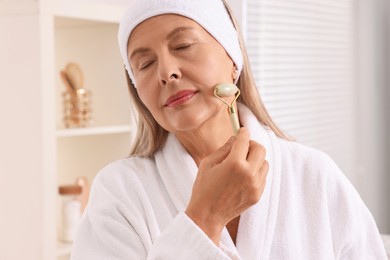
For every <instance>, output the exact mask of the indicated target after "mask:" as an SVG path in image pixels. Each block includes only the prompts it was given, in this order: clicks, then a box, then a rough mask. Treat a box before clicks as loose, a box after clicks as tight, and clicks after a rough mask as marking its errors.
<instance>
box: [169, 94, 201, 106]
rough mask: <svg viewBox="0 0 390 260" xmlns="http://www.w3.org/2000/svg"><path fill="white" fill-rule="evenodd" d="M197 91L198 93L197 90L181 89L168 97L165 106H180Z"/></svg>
mask: <svg viewBox="0 0 390 260" xmlns="http://www.w3.org/2000/svg"><path fill="white" fill-rule="evenodd" d="M196 93H197V91H195V90H182V91H179V92H178V93H176V94H174V95H172V96H170V97H169V98H168V99H167V101H166V102H165V106H166V107H177V106H180V105H182V104H184V103H185V102H187V101H188V100H190V99H191V98H192V97H193V96H194V95H195V94H196Z"/></svg>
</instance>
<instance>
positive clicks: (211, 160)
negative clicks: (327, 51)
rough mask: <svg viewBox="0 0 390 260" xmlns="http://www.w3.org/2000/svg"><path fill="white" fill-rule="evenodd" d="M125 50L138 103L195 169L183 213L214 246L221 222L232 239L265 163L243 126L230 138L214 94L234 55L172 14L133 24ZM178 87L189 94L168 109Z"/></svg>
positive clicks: (229, 73) (226, 78) (256, 192)
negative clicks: (172, 137)
mask: <svg viewBox="0 0 390 260" xmlns="http://www.w3.org/2000/svg"><path fill="white" fill-rule="evenodd" d="M128 53H129V61H130V66H131V68H132V70H133V73H134V77H135V80H136V82H137V92H138V94H139V96H140V98H141V100H142V102H143V103H144V104H145V105H146V107H147V108H148V109H149V111H150V112H151V113H152V115H153V117H154V118H155V119H156V121H157V122H158V123H159V124H160V125H161V126H162V127H163V128H165V129H166V130H167V131H169V132H172V133H174V134H175V135H176V137H177V138H178V140H179V141H180V143H181V144H182V145H183V146H184V148H185V149H186V150H187V151H188V153H189V154H190V155H191V156H192V158H193V159H194V161H195V162H196V163H197V165H198V167H199V171H198V175H197V178H196V180H195V184H194V186H193V191H192V196H191V199H190V202H189V204H188V206H187V210H186V214H187V215H188V216H189V217H190V218H191V219H192V220H193V221H194V222H195V223H196V224H197V225H198V226H199V227H200V228H201V229H202V230H203V231H204V232H205V233H206V234H207V235H208V236H209V237H210V239H211V240H213V241H214V243H215V244H217V245H218V244H219V241H220V237H221V232H222V229H223V228H224V227H225V226H227V228H228V230H229V232H230V234H231V236H232V238H233V241H234V242H235V240H236V235H237V230H238V225H239V215H240V214H241V213H242V212H243V211H244V210H245V209H247V208H248V207H250V206H251V205H253V204H255V203H257V201H258V200H259V199H260V197H261V194H262V193H263V190H264V186H265V178H266V175H267V172H268V163H267V162H266V161H265V160H264V158H265V149H264V147H263V146H261V145H260V144H258V143H256V142H254V141H251V140H250V136H249V133H248V131H247V130H246V129H245V128H241V130H240V132H239V134H238V135H237V137H232V135H233V131H232V127H231V124H230V120H229V117H228V114H227V111H226V105H225V104H223V103H222V102H221V101H220V100H218V99H217V98H215V97H214V96H213V91H214V88H215V86H216V85H217V84H219V83H228V82H230V83H231V82H233V81H234V79H235V77H237V75H236V74H235V66H234V64H233V62H232V60H231V59H230V57H229V56H228V55H227V53H226V51H225V50H224V48H223V47H222V46H221V45H220V44H219V43H218V42H217V41H216V40H215V39H214V38H213V37H212V36H211V35H209V34H208V33H207V32H206V31H205V30H204V29H203V28H202V27H201V26H200V25H198V24H197V23H196V22H194V21H193V20H191V19H188V18H185V17H182V16H178V15H170V14H169V15H160V16H156V17H152V18H150V19H148V20H145V21H144V22H142V23H141V24H140V25H138V26H137V27H136V28H135V29H134V30H133V32H132V34H131V36H130V38H129V44H128ZM182 90H191V91H193V93H194V95H193V96H191V98H189V99H188V100H187V99H186V101H185V102H181V103H180V104H179V105H177V106H174V107H170V106H166V101H167V99H168V98H169V97H171V96H172V95H174V94H176V93H178V92H180V91H182ZM225 100H227V101H228V102H230V101H231V100H232V98H226V99H225ZM228 140H229V141H228Z"/></svg>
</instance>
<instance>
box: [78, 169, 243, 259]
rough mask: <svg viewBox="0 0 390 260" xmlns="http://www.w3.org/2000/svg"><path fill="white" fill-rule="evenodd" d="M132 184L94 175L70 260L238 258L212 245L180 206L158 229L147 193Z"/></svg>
mask: <svg viewBox="0 0 390 260" xmlns="http://www.w3.org/2000/svg"><path fill="white" fill-rule="evenodd" d="M138 188H139V186H137V185H132V186H131V191H130V192H131V194H126V193H124V192H118V190H120V189H121V187H120V185H117V186H115V188H114V189H113V188H112V187H111V188H108V187H107V185H106V183H104V185H103V182H102V181H101V178H99V176H97V178H95V181H94V185H93V187H92V190H91V195H90V200H89V202H88V206H87V208H86V210H85V213H84V215H83V217H82V220H81V223H80V225H79V228H78V232H77V234H76V238H75V241H74V244H73V248H72V254H71V259H72V260H88V259H91V260H92V259H93V260H107V259H110V260H129V259H137V260H142V259H148V260H155V259H186V260H187V259H188V260H191V259H194V260H195V259H196V260H201V259H216V260H219V259H220V260H225V259H239V257H238V256H237V258H232V257H230V256H228V254H227V253H229V252H226V251H225V250H224V249H223V248H222V247H221V248H220V247H218V246H216V245H215V244H214V243H213V242H212V241H211V240H210V239H209V237H208V236H207V235H206V234H205V233H204V232H203V231H202V230H201V229H200V228H199V227H198V226H197V225H196V224H195V223H194V222H193V221H192V220H191V219H190V218H189V217H188V216H187V215H186V214H185V213H184V212H181V213H179V214H178V215H177V216H176V217H174V218H173V220H172V221H171V222H170V223H169V224H168V226H167V227H166V228H165V229H164V230H162V231H161V232H160V230H159V227H158V225H157V222H156V221H155V218H156V216H155V215H154V212H153V210H152V208H151V207H150V205H148V197H147V196H146V195H145V194H143V193H142V191H140V190H137V189H138ZM127 190H129V188H126V191H127ZM225 252H226V253H225Z"/></svg>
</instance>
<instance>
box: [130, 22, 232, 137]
mask: <svg viewBox="0 0 390 260" xmlns="http://www.w3.org/2000/svg"><path fill="white" fill-rule="evenodd" d="M128 53H129V59H130V66H131V68H132V70H133V73H134V77H135V81H136V83H137V92H138V95H139V97H140V98H141V100H142V102H143V103H144V104H145V106H146V107H147V108H148V109H149V111H150V112H151V113H152V115H153V117H154V118H155V119H156V121H157V122H158V123H159V124H160V125H161V126H162V127H163V128H165V129H166V130H167V131H169V132H180V131H191V130H196V129H199V128H200V127H202V125H204V123H206V122H207V121H210V120H218V117H219V116H221V115H222V114H223V116H225V117H226V115H227V114H226V105H224V104H223V103H222V102H221V101H220V100H218V99H217V98H215V97H214V95H213V91H214V88H215V86H216V85H217V84H219V83H228V82H229V83H231V82H233V75H234V74H233V73H234V70H235V67H234V65H233V62H232V60H231V59H230V57H229V56H228V55H227V53H226V51H225V50H224V48H223V47H222V46H221V45H220V44H219V43H218V42H217V41H216V40H215V39H214V38H213V37H212V36H210V35H209V34H208V33H207V32H206V31H205V30H204V29H203V28H202V27H201V26H200V25H199V24H197V23H196V22H194V21H193V20H191V19H188V18H185V17H182V16H179V15H161V16H156V17H153V18H150V19H148V20H145V21H144V22H142V23H141V24H140V25H138V26H137V27H136V28H135V29H134V30H133V32H132V34H131V36H130V39H129V44H128Z"/></svg>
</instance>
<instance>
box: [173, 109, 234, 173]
mask: <svg viewBox="0 0 390 260" xmlns="http://www.w3.org/2000/svg"><path fill="white" fill-rule="evenodd" d="M175 135H176V137H177V139H178V140H179V142H180V143H181V144H182V145H183V146H184V148H185V149H186V150H187V152H188V153H189V154H190V155H191V157H192V158H193V159H194V161H195V163H196V164H197V165H198V166H199V163H200V161H201V160H202V159H203V158H205V157H206V156H208V155H209V154H211V153H213V152H215V151H216V150H218V149H219V148H221V147H222V146H223V145H224V144H225V143H226V142H227V141H228V140H229V138H230V137H231V136H232V135H233V130H232V126H231V123H230V119H229V116H228V114H227V111H226V110H225V109H224V110H223V111H222V112H221V113H219V115H217V116H216V118H214V119H212V120H209V121H207V122H206V123H204V124H203V125H202V126H201V127H199V128H197V129H194V130H191V131H183V132H176V133H175Z"/></svg>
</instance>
